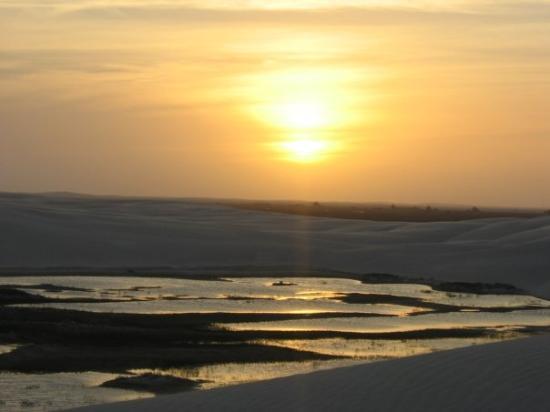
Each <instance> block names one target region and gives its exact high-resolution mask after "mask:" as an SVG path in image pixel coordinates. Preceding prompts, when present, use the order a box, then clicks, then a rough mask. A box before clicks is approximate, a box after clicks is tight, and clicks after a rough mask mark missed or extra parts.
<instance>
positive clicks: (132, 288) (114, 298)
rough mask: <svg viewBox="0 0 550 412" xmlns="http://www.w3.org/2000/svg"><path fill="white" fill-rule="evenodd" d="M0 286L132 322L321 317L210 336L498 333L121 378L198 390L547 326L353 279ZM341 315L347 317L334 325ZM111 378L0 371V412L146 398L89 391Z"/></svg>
mask: <svg viewBox="0 0 550 412" xmlns="http://www.w3.org/2000/svg"><path fill="white" fill-rule="evenodd" d="M0 285H4V286H9V287H16V288H17V289H19V290H21V291H25V292H28V293H31V294H34V295H41V296H44V297H47V298H51V299H56V300H57V301H56V302H50V303H40V304H32V305H30V304H27V305H19V306H26V307H49V308H56V309H71V310H81V311H90V312H115V313H138V314H171V313H178V314H190V313H228V314H231V313H235V314H237V313H293V314H312V313H324V314H325V317H323V318H318V319H292V320H279V321H256V322H246V323H238V322H233V323H224V324H219V325H213V327H218V328H220V329H224V328H225V329H233V330H252V331H254V330H257V331H258V330H276V331H281V330H282V331H302V330H308V331H311V330H317V331H340V332H352V333H373V332H375V333H388V332H403V331H423V330H426V329H452V330H460V329H464V328H483V329H487V330H490V331H495V332H498V333H495V334H494V335H488V336H485V337H475V338H474V337H463V338H439V339H432V338H430V339H427V338H425V339H403V338H388V339H383V338H377V339H370V338H368V337H366V336H360V335H357V337H353V336H352V337H349V338H346V339H343V338H323V339H272V340H261V341H253V342H254V343H261V344H266V345H274V346H282V347H287V348H293V349H296V350H307V351H313V352H317V353H322V354H327V355H333V356H342V357H343V358H341V359H335V360H323V361H307V362H303V361H301V362H274V363H266V362H257V363H254V362H251V363H245V364H238V363H223V364H213V365H201V366H198V367H189V368H166V369H154V370H137V369H131V370H127V371H126V373H127V374H141V373H146V372H153V373H156V374H163V375H171V376H176V377H182V378H188V379H195V380H200V381H201V384H200V389H209V388H215V387H219V386H225V385H232V384H237V383H243V382H250V381H254V380H261V379H270V378H275V377H280V376H286V375H292V374H296V373H304V372H310V371H314V370H320V369H326V368H333V367H337V366H346V365H353V364H357V363H362V362H372V361H379V360H383V359H390V358H396V357H403V356H411V355H417V354H423V353H429V352H433V351H438V350H445V349H452V348H457V347H461V346H467V345H474V344H483V343H488V342H493V341H495V340H501V339H507V338H514V337H517V336H520V335H523V334H525V330H524V328H525V327H547V326H550V302H548V301H546V300H543V299H539V298H536V297H533V296H527V295H521V294H516V295H513V294H508V295H497V294H494V295H491V294H475V293H455V292H453V293H450V292H444V291H437V290H434V289H432V288H431V287H430V286H428V285H422V284H402V283H400V284H367V283H362V282H360V281H357V280H353V279H340V278H312V277H307V278H306V277H304V278H296V277H288V278H283V277H278V278H265V277H261V278H253V277H247V278H223V279H218V280H192V279H173V278H162V277H149V278H148V277H130V276H129V277H114V276H113V277H94V276H24V277H19V276H13V277H1V278H0ZM373 296H374V297H376V298H377V300H376V301H375V302H373V301H372V300H369V297H373ZM352 298H353V299H352ZM362 299H363V300H362ZM79 300H86V302H80V301H79ZM361 302H363V303H361ZM434 305H435V306H434ZM437 305H445V310H438V306H437ZM343 313H345V314H348V317H337V316H336V314H343ZM353 314H357V316H353ZM365 315H369V316H368V317H365ZM331 316H334V317H331ZM0 343H1V342H0ZM16 349H17V345H15V344H13V345H12V344H10V345H0V356H2V354H5V353H8V352H10V351H13V350H16ZM117 376H120V375H115V374H108V373H97V372H85V373H55V374H23V373H8V372H0V411H2V412H4V411H6V412H7V411H50V410H59V409H63V408H69V407H74V406H80V405H89V404H97V403H105V402H113V401H119V400H127V399H136V398H140V397H149V396H152V395H151V394H149V393H146V392H135V391H130V390H120V389H107V388H101V387H99V385H100V384H101V383H103V382H105V381H107V380H111V379H113V378H114V377H117ZM124 376H126V375H124Z"/></svg>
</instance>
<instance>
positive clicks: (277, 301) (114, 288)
mask: <svg viewBox="0 0 550 412" xmlns="http://www.w3.org/2000/svg"><path fill="white" fill-rule="evenodd" d="M281 281H282V282H285V286H276V284H277V282H281ZM1 283H2V284H9V285H20V286H21V289H22V290H26V291H28V292H30V293H40V294H41V295H43V296H47V297H51V298H93V299H112V300H123V302H109V303H49V304H45V306H50V307H55V308H67V309H79V310H86V311H97V312H123V313H195V312H233V313H242V312H262V313H265V312H279V313H292V312H299V313H303V312H309V313H315V312H360V313H375V314H395V315H406V314H408V313H412V312H415V311H419V309H418V308H415V307H410V306H403V305H380V304H376V305H365V304H348V303H344V302H341V301H338V300H335V299H330V298H337V297H338V296H343V295H345V294H349V293H356V294H376V295H392V296H400V297H406V298H416V299H422V300H424V301H425V302H431V303H439V304H449V305H453V306H461V307H470V306H475V307H478V308H491V307H508V308H514V307H523V306H540V307H549V308H550V302H548V301H546V300H543V299H539V298H536V297H532V296H527V295H477V294H472V293H448V292H440V291H436V290H433V289H432V288H431V287H430V286H427V285H419V284H367V283H362V282H360V281H357V280H353V279H339V278H281V277H279V278H226V280H220V281H202V280H191V279H166V278H145V277H93V276H43V277H42V276H28V277H27V276H25V277H2V278H1ZM41 284H49V285H55V286H64V287H69V288H82V289H85V290H82V291H75V290H63V291H56V292H52V291H48V290H47V288H46V287H45V288H43V289H35V288H33V289H29V288H25V286H32V285H35V286H36V285H41ZM229 298H233V299H229ZM235 298H238V299H239V300H235ZM132 300H133V301H132ZM135 300H139V301H135Z"/></svg>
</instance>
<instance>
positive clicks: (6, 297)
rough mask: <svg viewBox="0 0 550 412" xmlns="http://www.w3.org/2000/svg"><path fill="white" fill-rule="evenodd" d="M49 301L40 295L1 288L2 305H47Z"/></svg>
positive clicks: (0, 300)
mask: <svg viewBox="0 0 550 412" xmlns="http://www.w3.org/2000/svg"><path fill="white" fill-rule="evenodd" d="M48 301H49V300H48V299H47V298H45V297H43V296H40V295H34V294H32V293H28V292H25V291H23V290H19V289H15V288H12V287H6V286H0V305H10V304H19V303H45V302H48Z"/></svg>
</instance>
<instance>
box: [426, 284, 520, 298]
mask: <svg viewBox="0 0 550 412" xmlns="http://www.w3.org/2000/svg"><path fill="white" fill-rule="evenodd" d="M431 286H432V289H434V290H438V291H441V292H452V293H471V294H476V295H523V294H525V292H524V291H522V290H521V289H518V288H516V287H515V286H512V285H508V284H506V283H479V282H440V283H434V284H433V285H431Z"/></svg>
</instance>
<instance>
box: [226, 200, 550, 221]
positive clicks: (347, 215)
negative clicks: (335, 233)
mask: <svg viewBox="0 0 550 412" xmlns="http://www.w3.org/2000/svg"><path fill="white" fill-rule="evenodd" d="M223 204H225V205H229V206H233V207H236V208H239V209H246V210H254V211H261V212H272V213H284V214H292V215H303V216H316V217H331V218H340V219H359V220H374V221H390V222H447V221H462V220H472V219H488V218H499V217H500V218H502V217H511V218H533V217H540V216H545V213H544V212H543V211H539V210H517V209H495V208H493V209H490V208H485V209H480V208H478V207H475V206H473V207H469V208H468V207H434V206H430V205H426V206H410V205H395V204H393V205H391V204H388V205H382V204H381V205H373V204H370V205H369V204H352V203H323V202H298V201H268V200H266V201H261V200H259V201H244V200H243V201H225V202H223Z"/></svg>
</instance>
